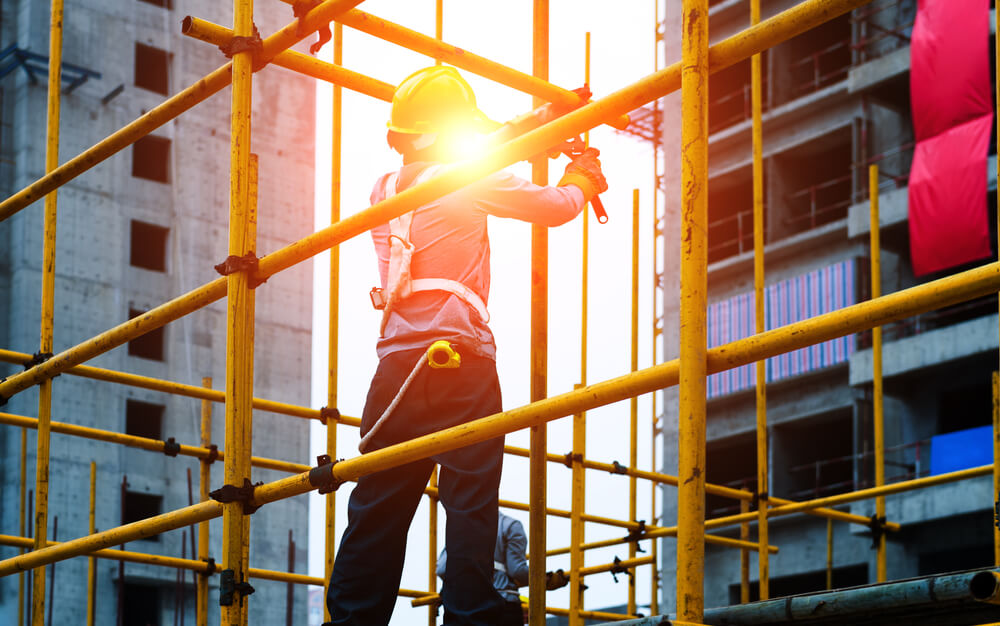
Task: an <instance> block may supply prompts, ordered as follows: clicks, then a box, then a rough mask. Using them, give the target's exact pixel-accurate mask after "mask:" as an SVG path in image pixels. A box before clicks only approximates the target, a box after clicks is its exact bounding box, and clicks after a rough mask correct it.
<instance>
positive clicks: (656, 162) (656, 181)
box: [649, 0, 660, 615]
mask: <svg viewBox="0 0 1000 626" xmlns="http://www.w3.org/2000/svg"><path fill="white" fill-rule="evenodd" d="M659 70H660V0H653V71H659ZM659 113H660V101H659V100H655V101H653V133H652V136H653V228H652V234H653V249H652V260H653V291H652V294H651V297H650V299H649V300H650V304H651V308H652V310H653V311H652V313H653V315H652V318H651V319H652V321H653V337H652V344H653V345H652V349H651V352H652V359H651V360H652V365H656V347H657V341H658V340H659V338H660V329H659V326H658V325H657V322H656V311H657V309H656V306H657V304H656V301H657V295H658V294H659V285H660V278H659V273H658V271H657V270H658V265H657V262H656V260H657V257H658V255H659V253H660V252H659V250H658V249H657V248H658V246H657V244H658V243H659V241H660V238H659V236H660V207H659V199H660V137H659V135H658V134H657V133H659V132H660V125H659V124H658V123H657V120H658V119H659ZM650 409H651V411H650V412H651V416H650V433H649V448H650V450H649V469H650V471H653V472H657V471H659V469H660V468H658V467H657V465H656V435H657V432H658V430H659V420H660V418H659V416H658V415H657V414H656V393H655V392H654V393H652V394H650ZM658 489H659V486H658V485H657V484H656V482H655V481H652V480H651V481H649V502H650V511H651V512H650V514H649V516H650V522H651V523H652V525H653V526H656V525H657V524H658V523H659V521H660V520H659V516H658V515H657V510H656V494H657V491H658ZM650 556H652V557H653V561H652V563H651V564H650V568H651V571H650V580H649V586H650V590H649V613H650V615H659V614H660V570H659V567H660V541H659V540H658V539H653V540H652V541H651V542H650Z"/></svg>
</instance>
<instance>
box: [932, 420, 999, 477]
mask: <svg viewBox="0 0 1000 626" xmlns="http://www.w3.org/2000/svg"><path fill="white" fill-rule="evenodd" d="M992 463H993V427H992V426H980V427H978V428H970V429H968V430H958V431H955V432H953V433H947V434H944V435H936V436H934V437H931V475H932V476H936V475H938V474H947V473H948V472H957V471H958V470H963V469H968V468H970V467H979V466H980V465H990V464H992Z"/></svg>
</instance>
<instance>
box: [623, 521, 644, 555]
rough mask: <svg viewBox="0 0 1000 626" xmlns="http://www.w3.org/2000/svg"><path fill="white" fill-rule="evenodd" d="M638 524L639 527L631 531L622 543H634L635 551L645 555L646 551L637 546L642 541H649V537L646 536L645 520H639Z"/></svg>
mask: <svg viewBox="0 0 1000 626" xmlns="http://www.w3.org/2000/svg"><path fill="white" fill-rule="evenodd" d="M638 523H639V527H638V528H636V529H634V530H632V532H630V533H629V534H628V535H627V536H626V537H625V538H624V539H622V541H625V542H628V543H635V551H636V552H643V553H645V552H646V551H645V550H643V549H642V547H641V546H640V545H639V542H640V541H642V540H644V539H649V537H647V536H646V520H644V519H641V520H639V522H638Z"/></svg>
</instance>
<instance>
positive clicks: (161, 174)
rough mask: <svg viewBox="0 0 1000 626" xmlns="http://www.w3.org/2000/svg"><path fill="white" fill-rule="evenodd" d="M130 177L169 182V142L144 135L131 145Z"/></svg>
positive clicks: (161, 138) (164, 138)
mask: <svg viewBox="0 0 1000 626" xmlns="http://www.w3.org/2000/svg"><path fill="white" fill-rule="evenodd" d="M132 176H135V177H136V178H145V179H146V180H152V181H156V182H158V183H169V182H170V140H169V139H167V138H166V137H156V136H155V135H146V136H145V137H143V138H142V139H140V140H139V141H136V142H135V143H134V144H132Z"/></svg>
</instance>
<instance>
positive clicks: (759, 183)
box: [750, 0, 771, 600]
mask: <svg viewBox="0 0 1000 626" xmlns="http://www.w3.org/2000/svg"><path fill="white" fill-rule="evenodd" d="M758 22H760V0H750V25H751V26H754V25H756V24H757V23H758ZM760 70H761V68H760V55H759V54H755V55H753V56H752V57H751V58H750V75H751V76H750V81H751V87H750V94H751V95H750V100H751V104H750V106H751V115H752V117H753V121H752V122H751V123H752V125H753V129H752V133H751V134H752V135H753V287H754V312H755V314H754V324H755V327H754V331H755V332H756V333H758V334H760V333H762V332H764V330H765V326H766V324H765V323H764V322H765V320H764V157H763V153H764V142H763V133H762V130H761V71H760ZM756 374H757V541H758V544H759V545H760V546H763V547H760V548H758V549H757V577H758V580H759V581H760V582H759V588H760V598H759V599H761V600H767V599H768V598H769V597H770V596H771V593H770V577H771V572H770V554H769V553H768V551H767V545H768V522H767V495H768V482H769V481H768V461H767V361H764V360H761V361H757V363H756Z"/></svg>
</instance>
